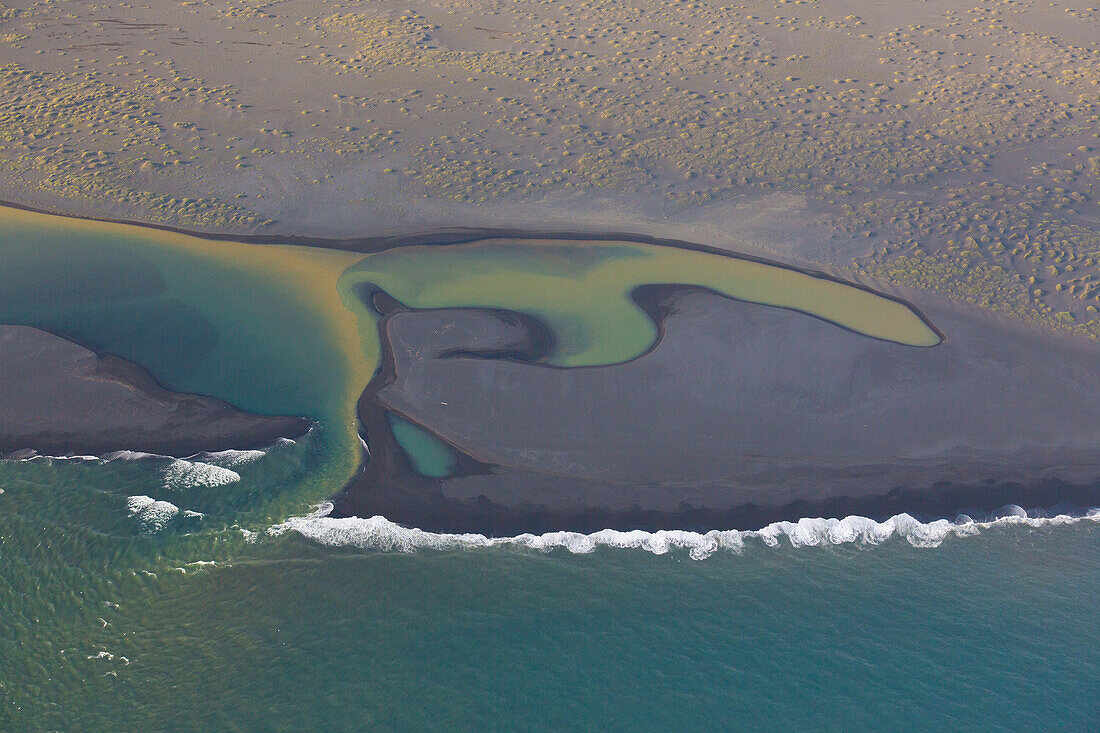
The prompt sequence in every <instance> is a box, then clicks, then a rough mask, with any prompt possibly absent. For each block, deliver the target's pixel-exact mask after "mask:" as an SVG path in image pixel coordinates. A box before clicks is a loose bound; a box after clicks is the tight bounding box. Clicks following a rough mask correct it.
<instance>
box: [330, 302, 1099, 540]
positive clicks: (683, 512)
mask: <svg viewBox="0 0 1100 733" xmlns="http://www.w3.org/2000/svg"><path fill="white" fill-rule="evenodd" d="M693 289H694V290H708V289H706V288H698V287H696V286H681V285H646V286H641V287H638V288H636V289H635V290H634V292H633V293H632V298H633V299H634V301H635V303H637V305H638V306H639V307H640V308H641V309H642V310H643V311H644V312H645V313H646V315H647V316H649V317H650V318H651V319H652V320H653V321H654V323H656V324H657V330H658V334H657V338H656V339H655V341H654V345H653V347H651V349H650V350H648V351H647V352H646V353H649V351H651V350H652V349H653V348H656V346H657V345H658V344H659V343H661V341H662V340H663V339H664V337H665V333H666V331H665V320H666V318H667V316H668V315H669V313H670V312H671V310H672V308H673V307H674V299H675V296H676V295H678V294H679V293H681V292H684V291H690V290H693ZM357 291H358V295H359V296H360V297H361V298H363V302H364V303H366V304H368V306H369V307H373V308H374V309H375V311H376V312H377V313H378V314H379V315H380V316H381V319H380V321H379V342H380V346H381V350H382V366H381V368H380V369H379V371H378V373H377V374H376V375H375V377H374V378H373V379H372V380H371V382H370V384H368V385H367V388H366V389H365V390H364V392H363V394H362V396H361V397H360V400H359V404H358V414H359V419H360V422H361V424H362V425H363V427H364V429H365V430H366V433H367V436H368V437H369V439H370V446H371V447H370V460H369V462H368V463H367V464H366V465H365V466H363V468H362V471H361V472H360V473H359V474H358V475H357V476H356V478H355V479H353V480H352V481H350V482H349V483H348V484H347V485H346V486H345V487H344V488H343V490H342V491H341V492H340V494H339V495H338V496H336V497H335V498H334V499H333V505H334V508H333V512H332V514H331V516H333V517H351V516H359V517H369V516H374V515H382V516H384V517H386V518H387V519H388V520H390V521H392V522H396V523H398V524H402V525H405V526H409V527H416V528H419V529H422V530H426V531H431V532H439V533H443V532H474V533H478V534H484V535H487V536H491V537H492V536H496V537H506V536H515V535H519V534H524V533H535V534H537V533H543V532H552V531H559V530H567V531H575V532H585V533H590V532H596V531H599V530H601V529H608V528H610V529H617V530H630V529H641V530H646V531H657V530H662V529H688V530H695V531H709V530H712V529H718V530H727V529H739V530H752V529H760V528H762V527H764V526H767V525H769V524H772V523H774V522H779V521H797V520H798V519H801V518H803V517H837V518H840V517H845V516H849V515H859V516H865V517H869V518H871V519H875V520H877V521H882V520H885V519H888V518H889V517H891V516H894V515H897V514H901V513H908V514H911V515H914V516H917V517H918V518H924V519H932V518H939V517H949V518H954V517H955V516H956V515H957V514H958V513H960V512H964V513H969V514H974V515H977V516H985V515H986V514H988V513H990V512H993V511H996V510H997V509H1000V508H1001V507H1004V506H1006V505H1009V504H1017V505H1021V506H1025V507H1029V508H1030V507H1051V506H1055V505H1065V504H1069V505H1073V506H1077V507H1092V506H1098V505H1100V484H1095V485H1075V484H1071V483H1068V482H1064V481H1057V480H1040V481H1036V482H1033V483H1030V484H1026V485H1025V484H1022V483H1018V482H1000V483H993V482H980V481H976V482H974V483H969V484H958V483H955V484H952V483H947V482H941V483H937V484H936V485H934V486H933V487H931V488H919V489H913V488H908V487H893V488H891V489H890V490H888V491H885V492H883V493H878V494H872V495H861V496H837V497H830V498H826V499H813V498H807V499H804V500H799V501H795V502H790V503H786V504H782V505H765V504H755V503H747V504H742V505H738V506H732V507H722V508H714V507H704V506H699V507H697V506H692V505H690V504H687V503H682V504H681V505H679V506H678V507H677V508H676V509H674V510H653V509H646V508H644V507H641V506H637V505H632V506H622V507H615V506H607V507H600V506H591V507H578V508H576V509H561V508H555V507H550V506H547V505H545V504H540V503H538V502H537V501H526V502H519V503H517V504H514V505H504V504H500V503H496V502H493V501H491V500H489V499H488V498H486V497H484V496H482V497H478V498H474V499H454V498H450V497H447V496H445V495H444V494H443V491H442V487H443V480H442V479H435V478H430V477H426V476H422V475H420V474H419V473H417V472H416V471H415V469H413V467H412V466H411V465H410V463H409V460H408V458H407V457H406V455H405V453H404V451H403V450H402V449H401V448H400V446H399V445H398V444H397V442H396V440H395V439H394V437H393V435H392V432H391V429H390V427H389V424H388V422H387V420H386V412H387V411H388V410H389V408H387V407H385V406H383V405H382V404H380V403H379V402H378V401H377V399H376V395H377V393H378V392H379V391H380V390H381V389H382V388H383V387H385V386H386V385H388V384H390V383H391V382H392V381H393V380H394V379H395V378H396V370H395V359H394V354H393V344H392V342H391V341H390V338H389V333H388V329H387V324H388V321H389V319H390V318H392V317H393V316H394V315H396V314H398V313H402V312H409V311H415V310H417V309H412V308H408V307H406V306H404V305H402V304H401V303H399V302H398V301H396V300H395V299H394V298H392V297H391V296H389V295H388V294H386V293H385V292H384V291H382V290H381V289H379V288H377V287H376V286H373V285H371V284H370V283H362V284H361V286H360V287H358V288H357ZM708 292H709V290H708ZM718 295H719V297H726V296H722V295H721V294H718ZM429 310H431V309H429ZM447 310H452V309H447ZM467 310H477V311H480V312H486V313H492V314H493V315H495V316H497V317H504V318H510V319H514V318H517V317H518V318H519V319H521V322H523V323H524V325H525V326H527V327H528V341H527V342H526V343H523V344H519V345H517V346H516V347H515V348H512V349H504V350H499V351H477V350H461V351H451V352H444V353H443V354H442V355H441V357H442V358H446V357H448V356H470V357H475V358H488V359H504V360H510V361H519V362H524V363H530V362H537V361H538V359H540V358H542V357H543V356H545V354H547V353H548V352H549V351H550V350H551V349H552V347H553V340H552V339H553V336H552V334H551V333H550V332H549V331H547V330H546V329H545V328H544V327H543V326H542V324H541V323H539V322H538V321H537V320H535V319H532V318H529V317H527V316H523V315H520V314H516V313H514V312H512V311H505V310H499V309H492V308H472V309H467ZM639 358H640V357H639ZM537 366H538V367H540V368H552V369H561V368H580V369H601V368H606V367H603V366H592V367H556V366H552V365H546V364H541V363H539V364H537ZM395 414H398V415H399V416H400V417H401V418H402V419H405V420H408V421H409V422H411V423H413V424H415V425H417V426H418V427H420V428H421V429H423V430H425V431H426V432H428V433H429V434H431V435H432V436H433V437H435V438H436V439H437V440H439V441H440V442H441V443H443V444H445V445H447V446H448V447H449V448H450V449H451V450H452V452H453V453H454V455H455V457H456V460H457V463H458V469H457V470H456V471H455V472H454V473H453V474H452V475H451V476H450V477H448V478H456V477H461V476H473V475H485V474H490V473H492V472H493V470H494V468H495V465H494V464H491V463H487V462H485V461H482V460H480V459H478V458H477V457H476V456H473V455H470V454H469V453H467V452H465V451H463V450H462V449H461V448H459V447H457V446H455V445H453V444H451V443H449V442H448V441H447V440H445V439H443V438H442V437H440V436H438V435H436V434H435V433H434V432H433V431H432V430H431V429H429V428H427V427H425V426H424V425H421V424H420V423H418V422H417V421H416V420H415V419H413V418H412V417H411V416H409V415H405V414H401V413H397V412H395ZM547 477H548V479H552V477H551V476H550V475H549V474H547Z"/></svg>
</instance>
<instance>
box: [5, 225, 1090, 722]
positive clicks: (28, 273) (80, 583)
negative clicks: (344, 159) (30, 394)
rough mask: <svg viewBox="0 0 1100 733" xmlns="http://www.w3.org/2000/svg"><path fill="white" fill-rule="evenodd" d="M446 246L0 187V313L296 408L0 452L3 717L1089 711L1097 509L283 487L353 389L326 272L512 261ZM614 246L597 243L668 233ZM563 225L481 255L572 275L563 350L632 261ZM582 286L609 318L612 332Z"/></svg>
mask: <svg viewBox="0 0 1100 733" xmlns="http://www.w3.org/2000/svg"><path fill="white" fill-rule="evenodd" d="M509 246H511V245H509ZM219 248H220V249H219ZM470 251H477V250H470ZM443 252H454V253H456V257H458V260H455V261H453V262H452V261H451V260H447V261H446V262H445V263H444V264H440V263H439V262H436V261H434V260H432V261H427V256H426V255H425V254H416V255H414V254H413V253H407V254H406V255H404V256H405V257H410V258H412V257H414V256H415V258H417V259H419V260H421V261H422V264H423V265H424V268H425V273H427V274H428V275H431V277H427V275H425V279H424V280H423V281H417V282H418V283H420V282H423V283H424V289H423V290H422V291H421V290H418V288H420V285H419V284H418V285H417V286H416V287H414V286H413V285H409V284H408V283H407V282H406V281H405V280H403V279H402V278H401V277H399V275H400V272H403V271H404V270H402V268H408V267H411V265H409V264H408V263H409V262H413V261H414V260H413V259H410V260H407V261H406V260H404V259H397V260H395V264H393V265H392V266H387V265H386V264H385V261H384V260H383V261H382V262H381V263H379V262H378V261H377V260H376V261H375V262H374V263H373V264H368V263H369V262H370V261H371V260H374V259H375V257H381V255H376V256H374V257H371V258H366V259H364V258H362V257H361V256H359V255H346V254H333V253H324V252H319V251H318V252H311V253H308V254H303V253H301V252H298V251H296V250H292V249H291V248H274V247H273V248H259V247H247V246H244V245H231V244H228V243H199V242H196V241H192V240H190V239H189V238H183V239H176V238H175V235H161V234H156V233H150V232H146V231H143V230H134V229H130V228H124V227H105V226H100V225H90V224H89V225H85V224H81V223H77V222H68V221H64V220H58V219H55V218H52V217H40V216H36V215H22V214H20V215H14V214H10V213H9V214H7V215H5V216H4V217H3V218H0V322H6V323H26V324H29V325H35V326H40V327H44V328H49V329H51V330H56V331H58V332H60V333H64V334H67V335H70V336H73V337H76V338H79V339H80V340H81V341H83V342H85V343H88V344H90V345H93V346H96V347H99V348H103V349H106V350H109V351H112V352H114V353H117V354H119V355H121V356H124V357H126V358H129V359H132V360H134V361H136V362H137V363H139V364H141V365H143V366H145V367H146V368H148V369H149V370H150V371H151V372H152V373H153V374H154V375H155V376H156V377H157V378H158V379H159V380H160V381H161V382H163V383H164V384H166V385H167V386H170V387H173V388H177V389H184V390H193V391H199V392H204V393H207V394H213V395H215V396H218V397H221V398H223V399H227V400H230V401H232V402H234V403H235V404H237V405H239V406H241V407H244V408H247V409H250V410H256V411H264V412H275V413H285V412H290V413H296V414H304V415H308V416H310V417H312V418H313V419H315V420H316V421H317V422H318V426H317V427H316V428H315V429H314V430H313V431H311V433H310V434H309V435H307V436H306V437H304V438H302V439H301V440H299V441H298V442H297V443H291V442H281V443H278V444H276V445H273V446H270V447H268V448H267V449H265V450H264V451H226V452H222V453H219V454H205V455H203V454H200V455H198V456H194V457H191V458H188V459H186V460H180V459H172V458H165V457H159V456H149V455H141V454H132V453H131V454H123V455H116V456H109V457H102V458H93V457H85V458H71V459H67V460H63V459H51V458H36V459H33V460H23V461H4V462H0V491H2V493H0V579H2V582H0V730H5V731H7V730H208V729H217V730H223V729H225V730H300V729H303V728H308V729H331V730H363V729H378V728H381V729H396V730H407V729H422V728H457V729H470V728H491V729H504V730H512V729H519V730H560V729H563V728H565V729H575V728H584V729H592V728H638V727H653V726H661V727H672V726H674V725H675V726H682V725H710V726H717V727H721V728H734V729H739V728H759V727H765V726H766V727H772V726H776V725H782V726H784V727H790V728H794V729H806V728H815V729H818V728H824V729H851V728H871V727H874V728H880V729H888V730H890V729H897V730H911V729H914V728H916V729H928V728H933V727H946V728H952V729H958V728H964V727H965V728H975V727H977V728H1011V729H1035V730H1038V729H1044V730H1051V729H1065V730H1089V729H1093V728H1095V726H1096V724H1097V721H1098V720H1100V717H1098V716H1100V709H1098V708H1097V704H1096V700H1097V699H1100V696H1098V693H1100V655H1097V654H1096V652H1095V650H1096V648H1097V645H1098V643H1100V621H1098V620H1097V615H1096V614H1095V613H1094V608H1095V602H1096V598H1097V596H1096V588H1097V587H1098V584H1100V524H1098V523H1097V521H1096V515H1094V516H1093V518H1084V519H1079V520H1070V519H1066V518H1061V519H1052V520H1044V519H1031V520H1022V519H1013V520H1006V521H1002V522H995V523H991V524H987V525H973V526H970V525H968V526H965V527H958V526H955V525H949V524H947V523H940V524H920V523H917V522H915V521H910V520H908V519H907V518H905V517H901V518H897V519H895V520H892V521H891V522H886V523H882V524H877V523H873V522H869V520H862V521H861V520H858V519H855V518H852V519H848V520H844V521H840V522H803V523H798V524H794V525H781V526H775V527H772V528H768V529H767V530H765V531H763V532H757V533H740V532H735V531H731V532H726V533H708V534H707V535H696V534H693V533H686V532H679V533H676V532H672V533H652V534H650V533H612V532H608V533H600V534H598V535H591V536H582V535H574V534H570V533H554V534H551V535H544V536H541V537H530V536H528V537H520V538H511V539H504V540H500V541H495V542H494V541H490V540H487V539H486V538H482V537H479V536H453V535H431V534H428V533H423V532H419V531H417V530H415V529H412V528H401V527H398V526H396V525H392V524H390V523H388V522H386V521H385V520H384V519H382V518H373V519H372V518H363V519H340V520H337V519H331V518H328V517H324V516H320V514H322V513H323V512H321V513H318V514H316V515H314V516H302V515H308V514H309V512H310V511H311V507H312V506H314V505H315V504H316V503H317V502H319V501H321V500H323V499H324V498H326V497H328V496H331V495H332V494H333V493H335V491H336V490H338V488H339V486H340V485H341V484H342V483H343V481H344V480H345V479H346V477H347V476H348V475H350V473H351V472H352V471H354V470H355V464H356V461H357V460H358V459H359V455H360V449H359V445H358V437H357V435H356V434H355V425H354V419H353V414H352V413H351V412H350V410H351V409H352V408H353V406H354V399H355V397H357V396H358V392H359V390H361V389H362V387H363V385H364V384H365V383H366V381H367V380H368V379H369V377H370V374H371V372H372V371H373V369H374V368H375V366H376V360H377V354H376V352H372V347H374V346H376V344H377V341H376V339H377V333H376V331H374V330H372V329H373V325H374V324H373V322H372V321H371V320H370V318H369V316H367V315H365V313H366V312H365V311H364V310H363V309H361V307H360V306H359V304H357V303H356V302H355V301H354V299H351V298H348V297H347V293H348V287H349V286H350V284H351V283H352V282H355V281H365V280H366V279H367V278H370V279H372V281H374V282H375V283H376V284H379V285H384V286H385V287H386V288H387V290H390V289H391V288H392V290H393V292H392V293H391V294H394V295H395V297H398V299H399V300H403V301H404V302H406V303H407V304H409V305H414V306H422V307H427V304H430V303H437V304H442V305H458V304H461V303H463V302H467V303H469V302H471V301H472V302H473V303H474V304H480V305H497V306H500V307H506V306H507V305H508V304H509V303H511V304H512V305H515V306H516V307H517V308H518V307H520V306H521V305H522V304H520V303H517V302H516V301H514V300H512V299H514V298H516V297H518V296H519V294H521V293H522V292H523V289H522V288H521V289H518V290H517V291H516V292H515V293H508V292H504V294H502V295H500V296H499V297H498V298H497V300H492V299H491V298H490V297H489V296H490V295H492V293H499V292H501V291H499V288H497V289H496V290H489V289H487V288H489V287H490V286H489V285H485V288H486V289H480V290H479V289H478V288H481V286H480V285H479V286H478V287H477V288H475V287H473V286H471V289H469V290H466V291H451V292H446V288H445V287H444V284H443V283H442V278H441V275H442V274H443V273H450V275H449V277H451V278H452V279H454V278H459V279H460V278H461V277H462V276H463V275H462V272H463V269H464V268H467V267H473V268H474V270H475V273H474V274H475V275H476V268H477V267H483V268H484V267H488V264H487V262H488V260H486V259H485V258H483V257H482V256H481V255H480V254H478V255H476V256H474V257H473V258H472V259H467V258H465V257H463V256H461V252H462V250H461V249H458V248H456V249H454V250H446V249H435V250H432V253H431V254H432V255H433V256H434V255H439V254H441V253H443ZM639 252H640V253H639ZM639 252H633V253H630V254H628V255H625V256H622V257H620V256H619V253H613V252H611V250H608V251H603V252H596V253H594V254H592V258H593V261H594V262H595V263H596V264H598V263H599V262H603V263H604V264H603V266H604V267H611V266H614V267H620V266H622V267H626V265H625V264H619V263H626V262H635V263H640V262H644V261H648V260H652V259H653V258H655V257H656V258H658V259H659V258H660V257H663V256H664V253H647V252H645V251H644V250H639ZM609 253H611V254H613V256H611V257H610V258H608V257H605V255H608V254H609ZM565 254H568V253H565ZM565 254H563V255H562V256H561V257H559V258H558V260H559V261H557V262H555V260H554V258H552V257H549V258H547V257H535V258H534V259H533V260H532V258H531V256H530V253H526V254H525V253H522V252H521V253H518V254H516V258H517V259H515V260H514V261H513V262H512V263H511V264H509V265H508V267H507V268H505V270H504V272H505V275H504V276H503V277H502V276H501V275H500V274H499V273H497V274H492V273H483V275H484V276H485V277H487V278H489V279H490V280H492V281H493V282H495V283H498V284H499V283H500V282H501V281H502V280H503V281H507V280H510V279H511V278H512V277H513V276H515V277H520V276H521V275H522V273H523V272H524V271H525V268H527V269H530V271H531V272H533V273H535V275H536V276H537V277H545V278H550V280H549V281H548V283H556V284H557V285H559V286H562V287H566V288H567V292H566V293H565V295H563V297H562V298H554V297H550V296H549V295H547V296H545V297H543V296H538V295H537V292H536V291H534V290H532V289H531V288H532V283H533V281H527V282H526V286H525V287H526V289H527V290H526V292H527V294H528V296H529V297H528V299H527V302H528V306H527V307H528V308H530V309H532V312H533V313H534V314H535V315H537V316H539V317H542V318H544V319H545V320H546V321H547V322H552V323H553V324H554V326H555V328H556V329H557V328H558V327H559V326H560V327H561V332H562V333H566V334H572V336H570V337H569V338H561V339H560V344H562V345H561V347H560V351H559V352H558V353H557V357H556V358H558V359H560V361H561V362H562V363H571V364H587V363H594V362H599V361H601V360H608V361H610V360H620V359H622V358H628V355H629V354H630V353H632V351H634V350H636V349H637V348H639V346H640V345H641V344H642V341H643V340H644V339H642V338H641V336H642V335H643V334H642V331H641V330H640V329H641V327H640V326H638V327H637V328H638V330H635V328H634V326H631V325H630V323H631V322H633V323H635V324H637V323H640V321H638V320H636V319H635V316H634V311H630V310H629V309H630V308H631V307H633V306H632V305H631V304H630V303H629V301H628V300H626V299H624V298H623V297H622V296H623V292H624V291H623V288H624V287H625V284H626V283H628V282H631V280H630V279H629V278H628V277H626V276H625V275H622V276H617V277H620V279H619V280H615V281H614V282H615V283H616V284H615V288H613V289H611V290H610V291H609V292H614V297H611V296H609V295H603V294H600V295H597V294H589V293H587V290H586V289H585V288H583V287H581V288H580V289H579V290H576V289H574V290H572V291H568V287H572V286H567V285H566V283H565V281H567V280H569V279H570V278H573V279H576V278H577V277H580V278H581V279H582V280H583V278H584V272H585V271H586V270H585V267H583V266H580V265H578V264H577V263H576V262H575V261H573V260H572V258H571V257H568V256H565ZM693 254H694V253H693ZM395 257H396V254H387V259H390V258H395ZM601 257H604V258H603V259H600V258H601ZM460 260H461V261H460ZM452 265H453V267H454V268H456V269H451V268H452ZM670 266H671V265H670ZM693 267H694V266H693ZM569 268H572V272H570V271H569ZM303 273H304V274H303ZM693 273H694V274H699V273H697V272H694V271H693V272H692V273H682V274H681V275H680V276H678V278H677V279H676V280H675V281H690V279H689V278H688V275H692V274H693ZM436 274H440V277H437V276H436ZM634 274H635V275H637V271H635V273H634ZM665 274H666V275H667V274H668V273H667V272H665ZM383 278H388V279H387V280H386V281H385V282H381V280H382V279H383ZM647 278H648V280H649V281H654V282H658V281H664V280H652V274H650V275H647V276H646V278H643V279H642V280H641V282H645V281H647ZM613 279H614V278H611V276H610V275H609V280H608V282H610V281H611V280H613ZM474 282H479V281H477V280H476V278H475V281H474ZM486 282H487V281H486ZM601 282H604V281H601ZM717 285H721V283H718V284H715V283H713V282H712V283H710V284H708V285H707V286H708V287H715V288H716V289H717ZM727 286H728V287H731V288H732V286H731V285H730V284H729V282H726V285H724V286H723V287H727ZM493 287H496V286H495V285H494V286H493ZM540 287H541V286H540ZM859 292H863V291H859ZM418 293H424V294H420V295H418ZM426 293H434V294H433V295H430V296H429V295H428V294H426ZM750 294H751V293H749V292H748V291H746V290H739V291H737V297H748V295H750ZM765 295H766V294H765ZM536 296H537V297H536ZM566 296H568V297H566ZM578 297H583V298H586V300H584V301H583V302H584V303H585V304H586V305H585V308H580V309H578V308H574V307H572V304H573V302H574V301H575V300H576V298H578ZM759 297H764V296H763V295H760V296H759ZM418 298H422V299H418ZM432 298H435V299H436V300H432ZM891 302H892V301H891ZM532 303H533V305H532ZM599 303H602V304H603V305H604V306H606V307H607V308H608V309H614V310H615V311H616V312H615V315H614V317H613V318H612V319H611V320H612V321H613V322H614V323H615V324H617V325H616V326H615V328H619V327H623V328H626V330H627V331H628V332H629V334H630V335H629V336H627V337H625V338H623V339H621V340H617V341H616V342H615V344H614V346H613V347H608V346H606V345H604V344H603V335H604V334H606V333H607V332H606V331H605V330H603V329H605V328H606V326H604V325H602V324H603V322H602V321H601V320H600V319H598V318H593V317H592V314H593V313H598V311H590V310H588V306H589V305H591V304H599ZM622 304H625V306H624V305H622ZM790 305H791V307H800V306H799V305H798V304H797V303H793V304H790ZM433 307H434V306H433ZM624 308H625V310H624ZM578 313H579V314H580V315H577V314H578ZM897 315H899V316H900V317H901V320H902V322H905V323H909V321H908V319H907V317H905V316H904V314H901V313H900V312H899V313H898V314H897ZM836 317H837V318H839V317H840V316H836ZM570 318H573V319H574V325H573V326H572V330H571V331H570V330H569V328H567V326H568V324H569V319H570ZM620 319H625V320H620ZM918 320H919V319H918ZM848 325H849V327H853V328H856V327H857V325H852V324H848ZM858 327H860V328H863V327H866V328H871V327H872V326H871V325H861V326H858ZM907 333H908V334H909V335H907V336H905V338H911V339H915V338H927V335H926V334H923V335H922V333H921V332H920V330H919V329H918V328H916V327H914V328H913V329H912V330H911V331H909V332H907ZM891 334H892V335H895V336H898V333H897V332H891ZM899 338H901V336H899ZM0 378H2V375H0ZM405 445H406V449H407V450H410V451H411V452H412V453H414V454H415V453H420V454H426V452H428V451H430V450H431V446H420V448H417V445H418V444H417V443H416V441H414V440H413V441H410V440H406V441H405ZM439 465H442V464H441V463H440V464H438V465H433V464H431V463H427V464H425V466H426V468H425V470H427V471H430V470H434V469H436V468H438V467H439ZM145 499H148V501H145ZM158 503H159V504H158ZM168 507H170V509H169V508H168ZM171 509H175V510H177V511H175V512H172V511H171ZM295 517H297V518H295Z"/></svg>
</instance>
